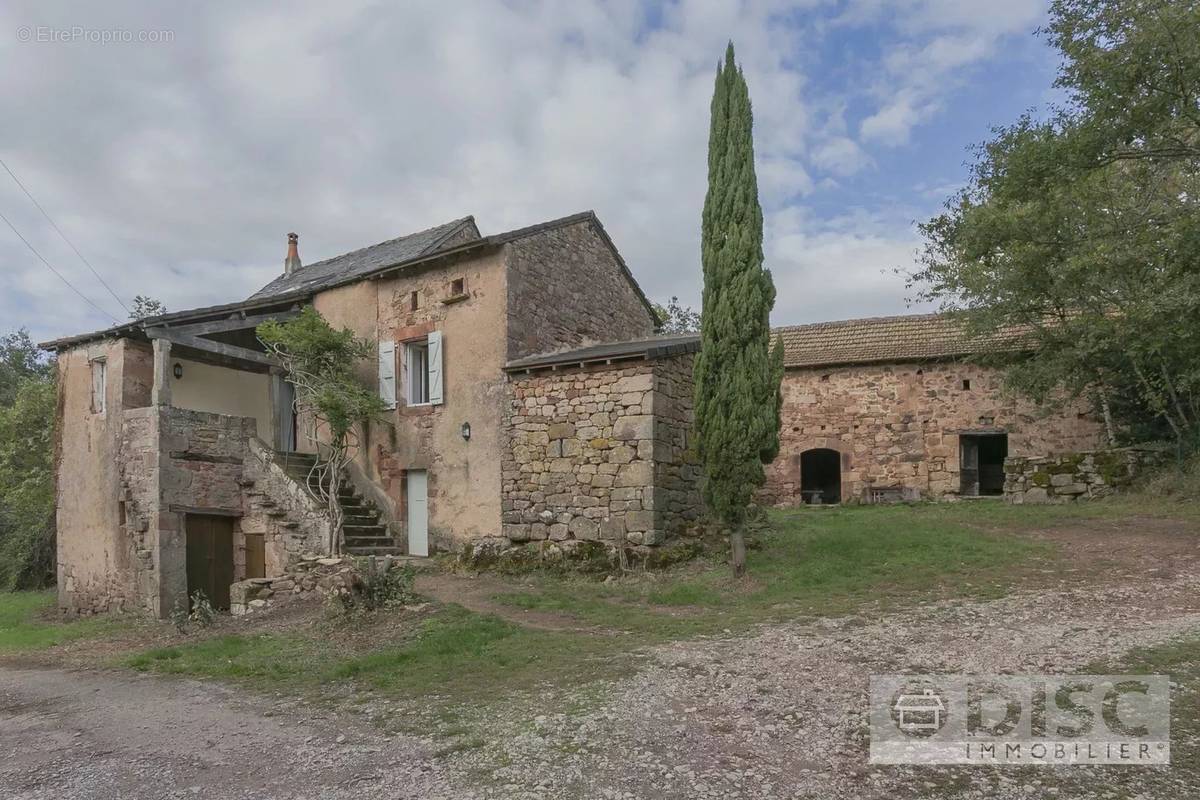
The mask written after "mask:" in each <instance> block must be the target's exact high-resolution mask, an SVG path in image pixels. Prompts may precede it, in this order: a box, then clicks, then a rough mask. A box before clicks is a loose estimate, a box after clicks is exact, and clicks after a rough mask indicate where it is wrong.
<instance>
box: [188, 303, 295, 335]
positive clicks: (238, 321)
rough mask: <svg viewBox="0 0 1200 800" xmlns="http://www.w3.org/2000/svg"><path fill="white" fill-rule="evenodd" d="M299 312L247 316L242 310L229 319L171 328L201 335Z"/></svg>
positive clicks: (238, 328) (254, 325)
mask: <svg viewBox="0 0 1200 800" xmlns="http://www.w3.org/2000/svg"><path fill="white" fill-rule="evenodd" d="M299 314H300V312H299V311H297V310H292V309H288V310H287V311H277V312H275V313H273V314H256V315H255V316H252V317H248V316H246V314H245V312H242V313H241V315H240V316H238V315H235V316H233V317H230V318H229V319H218V320H213V321H212V322H194V323H191V324H190V325H180V326H178V327H175V328H172V329H171V330H173V331H178V332H179V333H187V334H191V335H192V336H203V335H204V334H206V333H225V332H227V331H241V330H245V329H247V328H257V327H258V326H259V325H261V324H262V323H264V322H268V321H269V320H273V319H277V320H285V319H291V318H292V317H296V316H299Z"/></svg>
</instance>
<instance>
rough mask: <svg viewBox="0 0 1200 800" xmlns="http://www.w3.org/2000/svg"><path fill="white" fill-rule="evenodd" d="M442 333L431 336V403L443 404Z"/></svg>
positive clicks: (434, 332)
mask: <svg viewBox="0 0 1200 800" xmlns="http://www.w3.org/2000/svg"><path fill="white" fill-rule="evenodd" d="M442 344H443V341H442V332H441V331H433V332H432V333H430V334H429V402H430V403H432V404H434V405H441V403H442Z"/></svg>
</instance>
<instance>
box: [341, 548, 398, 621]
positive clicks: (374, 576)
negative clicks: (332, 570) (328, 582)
mask: <svg viewBox="0 0 1200 800" xmlns="http://www.w3.org/2000/svg"><path fill="white" fill-rule="evenodd" d="M415 577H416V573H415V572H414V571H413V568H412V567H411V566H410V565H408V564H402V565H395V564H393V563H392V560H391V559H390V558H385V559H384V560H383V563H382V564H379V565H375V564H372V563H371V562H367V566H366V568H365V569H363V570H361V575H360V579H359V580H358V581H355V582H353V583H352V584H351V585H350V586H348V587H346V588H344V589H342V590H340V591H338V592H335V593H334V594H332V595H330V599H329V603H330V605H331V607H332V610H333V613H334V614H335V615H339V616H340V615H355V614H364V613H366V614H369V613H373V612H375V611H381V610H384V609H390V608H399V607H400V606H405V605H410V604H411V603H413V602H414V601H415V600H416V599H417V595H416V594H415V593H414V592H413V580H414V579H415Z"/></svg>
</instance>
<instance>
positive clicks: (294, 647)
mask: <svg viewBox="0 0 1200 800" xmlns="http://www.w3.org/2000/svg"><path fill="white" fill-rule="evenodd" d="M329 658H330V656H329V654H328V652H327V649H326V648H325V647H323V646H322V645H321V644H320V643H318V642H316V641H314V640H312V639H309V638H307V637H301V636H289V635H281V634H259V635H256V636H240V635H236V634H235V635H226V636H217V637H214V638H212V639H204V640H201V641H198V642H194V643H189V644H184V645H177V646H174V647H158V648H154V649H153V650H147V651H146V652H144V653H139V654H138V655H135V656H133V657H132V658H129V659H128V660H127V661H126V664H127V666H130V667H132V668H133V669H136V670H141V671H155V672H164V673H168V674H176V675H194V676H198V677H204V678H221V679H238V680H242V681H246V682H250V683H262V684H267V683H271V684H274V683H277V682H287V683H301V684H303V683H310V682H312V681H313V679H314V678H316V676H317V675H319V674H320V671H321V666H322V664H323V663H325V662H327V661H328V660H329Z"/></svg>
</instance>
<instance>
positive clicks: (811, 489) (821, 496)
mask: <svg viewBox="0 0 1200 800" xmlns="http://www.w3.org/2000/svg"><path fill="white" fill-rule="evenodd" d="M800 496H801V497H802V498H803V500H804V502H805V503H807V504H809V505H828V504H831V503H840V502H842V455H841V453H839V452H838V451H837V450H832V449H830V448H828V447H815V448H813V449H811V450H805V451H804V452H803V453H801V454H800Z"/></svg>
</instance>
